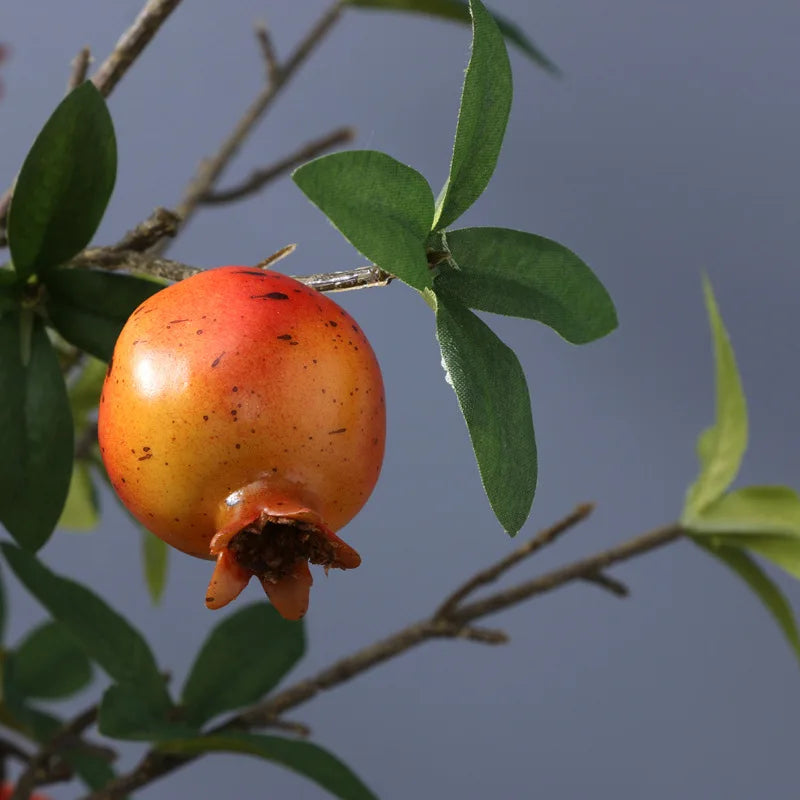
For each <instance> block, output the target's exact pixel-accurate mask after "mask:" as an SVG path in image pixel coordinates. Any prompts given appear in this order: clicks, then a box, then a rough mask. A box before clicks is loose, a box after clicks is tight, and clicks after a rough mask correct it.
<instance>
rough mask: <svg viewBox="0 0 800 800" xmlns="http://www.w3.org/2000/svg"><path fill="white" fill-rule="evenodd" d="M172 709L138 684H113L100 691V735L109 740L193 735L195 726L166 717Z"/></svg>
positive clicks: (169, 737)
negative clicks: (143, 690) (101, 696)
mask: <svg viewBox="0 0 800 800" xmlns="http://www.w3.org/2000/svg"><path fill="white" fill-rule="evenodd" d="M173 712H174V709H173V708H172V707H170V706H165V705H164V704H162V703H159V702H157V701H156V702H154V698H153V697H152V696H150V695H148V694H146V693H142V691H141V689H140V688H139V687H136V686H131V685H130V684H125V685H119V684H116V685H114V686H109V688H108V689H106V691H105V693H104V694H103V700H102V702H101V704H100V715H99V719H98V726H99V728H100V733H102V734H103V736H110V737H111V738H113V739H128V740H135V741H157V740H159V739H175V738H178V737H180V738H183V737H185V736H196V735H197V733H198V731H197V729H196V728H195V727H193V726H191V725H186V724H184V723H182V722H175V721H172V720H170V719H169V715H170V714H171V713H173Z"/></svg>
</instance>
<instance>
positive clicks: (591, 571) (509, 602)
mask: <svg viewBox="0 0 800 800" xmlns="http://www.w3.org/2000/svg"><path fill="white" fill-rule="evenodd" d="M573 513H574V512H573ZM570 516H571V515H570ZM565 519H568V518H565ZM563 523H564V520H562V524H563ZM553 527H557V526H553ZM567 527H569V526H567ZM548 530H552V528H551V529H548ZM540 535H541V534H540ZM682 536H683V529H682V528H681V526H680V525H679V524H678V523H674V524H672V525H666V526H664V527H662V528H656V529H655V530H653V531H650V532H649V533H646V534H644V535H642V536H638V537H636V538H634V539H631V540H629V541H627V542H624V543H622V544H620V545H617V546H615V547H612V548H610V549H609V550H604V551H602V552H600V553H597V554H596V555H594V556H591V557H589V558H584V559H581V560H579V561H576V562H573V563H572V564H569V565H567V566H565V567H561V568H560V569H556V570H553V571H551V572H548V573H546V574H544V575H542V576H540V577H539V578H536V579H534V580H531V581H526V582H524V583H521V584H519V585H517V586H513V587H511V588H510V589H505V590H501V591H498V592H495V593H494V594H491V595H489V596H488V597H485V598H483V599H481V600H477V601H475V602H473V603H470V604H468V605H459V606H458V607H457V608H455V609H453V610H452V611H450V612H449V613H448V615H447V616H441V615H440V613H439V612H435V613H434V614H433V615H432V616H431V617H430V618H428V619H426V620H422V621H420V622H415V623H412V624H411V625H408V626H406V627H405V628H403V629H401V630H399V631H397V632H396V633H394V634H392V635H391V636H388V637H386V638H385V639H382V640H380V641H378V642H375V643H374V644H371V645H369V646H368V647H365V648H363V649H361V650H358V651H356V652H355V653H353V654H351V655H349V656H347V657H345V658H342V659H340V660H339V661H337V662H335V663H334V664H332V665H331V666H329V667H327V668H326V669H324V670H322V671H321V672H319V673H317V674H316V675H314V676H313V677H311V678H308V679H306V680H303V681H299V682H298V683H296V684H294V685H292V686H289V687H287V688H286V689H283V690H282V691H280V692H278V693H277V694H275V695H273V696H272V697H269V698H267V699H266V700H264V701H262V702H261V703H257V704H256V705H254V706H252V707H251V708H249V709H246V710H245V711H242V712H240V713H239V714H236V715H235V716H233V717H231V718H230V719H229V720H227V721H226V722H224V723H222V724H221V725H219V726H217V727H216V728H215V729H214V732H221V731H225V730H237V729H238V730H241V729H243V728H244V729H248V728H261V727H264V726H268V725H272V724H274V722H275V720H277V719H279V718H280V716H281V715H282V714H283V713H285V712H286V711H288V710H289V709H291V708H295V707H297V706H299V705H301V704H303V703H305V702H307V701H308V700H310V699H312V698H313V697H315V696H316V695H318V694H319V693H320V692H323V691H325V690H327V689H331V688H333V687H335V686H338V685H340V684H342V683H345V682H347V681H349V680H351V679H352V678H354V677H356V676H357V675H360V674H361V673H363V672H365V671H367V670H369V669H371V668H373V667H375V666H376V665H378V664H381V663H383V662H385V661H388V660H390V659H392V658H394V657H396V656H398V655H400V654H401V653H404V652H406V651H408V650H410V649H411V648H413V647H416V646H417V645H418V644H421V643H422V642H425V641H428V640H430V639H435V638H441V637H452V638H468V639H473V640H478V641H483V642H487V643H491V644H499V643H501V642H502V641H504V638H505V637H504V634H503V632H502V631H488V630H486V629H482V628H475V627H473V626H472V625H471V623H472V622H473V621H475V620H476V619H479V618H481V617H484V616H487V615H489V614H494V613H496V612H497V611H501V610H503V609H505V608H509V607H511V606H514V605H517V604H519V603H521V602H523V601H524V600H527V599H529V598H531V597H533V596H535V595H537V594H542V593H545V592H549V591H552V590H554V589H557V588H559V587H560V586H564V585H566V584H568V583H571V582H573V581H576V580H584V579H587V578H589V579H591V578H592V577H593V576H595V575H597V574H599V573H600V571H601V570H603V569H605V568H607V567H609V566H611V565H612V564H616V563H619V562H621V561H626V560H628V559H630V558H633V557H634V556H637V555H642V554H644V553H647V552H650V551H652V550H655V549H657V548H659V547H663V546H664V545H666V544H669V543H670V542H674V541H676V540H678V539H680V538H681V537H682ZM537 538H538V537H537ZM503 561H504V562H505V561H506V559H504V560H503ZM500 563H503V562H498V564H496V565H494V566H493V567H490V568H489V570H483V571H482V573H487V572H489V571H490V570H496V569H497V568H498V566H499V564H500ZM501 571H502V570H501ZM482 573H479V574H482ZM467 585H475V586H476V588H477V586H480V585H483V583H482V582H478V583H477V584H476V583H475V579H474V578H470V579H469V580H468V581H466V582H465V584H464V586H467ZM457 591H460V590H457ZM465 596H466V595H465ZM197 757H198V756H194V755H193V756H186V755H176V754H170V753H169V752H164V751H163V750H156V749H153V750H150V751H149V752H148V753H147V754H146V755H145V756H144V757H143V758H142V760H141V761H140V762H139V764H138V765H137V766H136V767H135V768H134V769H133V770H132V771H131V772H129V773H127V774H125V775H121V776H119V777H118V778H116V779H115V780H113V781H111V782H110V783H109V784H108V785H107V786H105V787H104V788H103V789H100V790H99V791H97V792H94V793H93V794H91V795H89V796H87V797H86V798H84V800H115V798H119V797H121V796H123V795H125V794H127V793H129V792H131V791H133V790H135V789H137V788H139V787H141V786H144V785H145V784H148V783H151V782H152V781H154V780H156V779H157V778H160V777H162V776H164V775H166V774H168V773H170V772H172V771H173V770H175V769H177V768H179V767H181V766H183V765H185V764H188V763H190V762H191V761H193V760H194V759H195V758H197Z"/></svg>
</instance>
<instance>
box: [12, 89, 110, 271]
mask: <svg viewBox="0 0 800 800" xmlns="http://www.w3.org/2000/svg"><path fill="white" fill-rule="evenodd" d="M116 172H117V144H116V140H115V137H114V125H113V124H112V122H111V117H110V115H109V113H108V109H107V108H106V104H105V101H104V100H103V98H102V96H101V94H100V92H98V91H97V89H95V87H94V86H93V85H92V83H91V82H89V81H87V82H86V83H83V84H82V85H81V86H79V87H78V88H77V89H74V90H73V91H72V92H70V93H69V94H68V95H67V96H66V98H64V100H62V102H61V103H60V105H59V106H58V108H56V110H55V111H54V112H53V114H52V116H51V117H50V119H49V120H48V121H47V122H46V123H45V126H44V128H42V131H41V133H40V134H39V135H38V136H37V137H36V141H35V142H34V143H33V147H32V148H31V150H30V152H29V153H28V155H27V157H26V159H25V163H24V164H23V165H22V170H21V171H20V173H19V177H18V178H17V182H16V185H15V187H14V197H13V199H12V201H11V209H10V211H9V215H8V242H9V247H10V249H11V258H12V260H13V262H14V268H15V269H16V271H17V273H18V274H19V276H20V277H21V278H23V279H25V278H28V277H29V276H30V275H32V274H34V273H36V272H44V271H45V270H47V269H48V268H50V267H54V266H56V265H57V264H63V263H64V262H65V261H67V260H69V259H70V258H72V256H74V255H75V254H76V253H78V252H80V251H81V250H82V249H83V248H84V247H86V245H87V244H89V242H90V241H91V238H92V236H94V233H95V231H96V230H97V226H98V225H99V224H100V220H101V219H102V218H103V213H104V212H105V209H106V205H107V204H108V200H109V198H110V197H111V192H112V190H113V188H114V180H115V178H116Z"/></svg>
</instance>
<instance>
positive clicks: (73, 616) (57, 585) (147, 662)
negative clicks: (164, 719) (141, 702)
mask: <svg viewBox="0 0 800 800" xmlns="http://www.w3.org/2000/svg"><path fill="white" fill-rule="evenodd" d="M0 549H2V551H3V554H4V555H5V557H6V561H8V564H9V566H10V567H11V569H12V570H13V571H14V573H15V574H16V576H17V578H19V580H20V581H21V582H22V584H23V585H24V586H25V588H26V589H27V590H28V591H29V592H30V593H31V594H32V595H33V596H34V597H36V599H37V600H38V601H39V602H40V603H41V604H42V605H43V606H44V607H45V608H46V609H47V610H48V611H49V612H50V614H51V615H52V616H53V617H54V618H55V619H56V620H58V621H59V622H61V623H63V625H64V626H65V627H66V628H67V630H69V632H70V633H71V634H72V635H73V636H74V637H75V639H77V641H78V642H79V643H80V644H81V646H82V647H83V649H84V651H85V652H86V654H87V655H88V656H89V657H90V658H91V659H93V660H94V661H96V662H97V663H98V664H99V665H100V666H101V667H102V668H103V669H104V670H105V672H106V673H107V674H108V675H109V677H111V678H112V679H113V680H115V681H117V682H118V683H123V684H125V683H127V684H131V685H132V686H136V687H138V688H139V689H140V690H141V692H142V694H143V696H147V697H149V698H152V699H153V703H154V704H155V703H156V702H158V703H161V704H163V705H164V706H168V705H169V704H170V701H169V696H168V694H167V691H166V688H165V686H164V680H163V678H162V676H161V675H160V673H159V671H158V667H157V666H156V661H155V658H154V657H153V653H152V652H151V650H150V647H149V646H148V644H147V642H146V641H145V640H144V638H143V637H142V635H141V634H140V633H139V631H137V630H136V629H135V628H134V627H132V626H131V624H130V623H129V622H128V621H127V620H126V619H124V618H123V617H122V616H120V615H119V614H118V613H117V612H116V611H114V610H113V609H112V608H110V607H109V606H108V605H107V604H106V603H105V601H104V600H102V599H101V598H100V597H98V595H96V594H95V593H94V592H92V591H91V590H90V589H87V588H86V587H85V586H82V585H81V584H79V583H76V582H75V581H72V580H70V579H69V578H64V577H62V576H60V575H58V574H56V573H55V572H53V571H52V570H50V569H48V568H47V567H46V566H45V565H44V564H42V563H41V562H40V561H39V560H38V559H37V558H36V557H35V556H33V555H31V554H30V553H26V552H25V551H24V550H20V549H19V548H17V547H14V546H13V545H11V544H2V545H0Z"/></svg>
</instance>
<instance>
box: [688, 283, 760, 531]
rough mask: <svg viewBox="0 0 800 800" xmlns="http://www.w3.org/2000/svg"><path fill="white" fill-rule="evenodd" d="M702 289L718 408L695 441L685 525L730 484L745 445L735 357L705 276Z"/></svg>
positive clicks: (744, 418) (742, 402)
mask: <svg viewBox="0 0 800 800" xmlns="http://www.w3.org/2000/svg"><path fill="white" fill-rule="evenodd" d="M703 290H704V292H705V298H706V306H707V308H708V317H709V320H710V323H711V333H712V336H713V339H714V360H715V362H716V387H717V412H716V420H715V421H714V425H713V426H712V427H711V428H709V429H708V430H705V431H703V433H702V434H701V435H700V439H699V440H698V443H697V451H698V456H699V458H700V474H699V475H698V476H697V480H696V481H695V482H694V483H693V484H692V485H691V486H690V487H689V491H688V493H687V496H686V504H685V506H684V511H683V522H684V523H685V524H686V525H687V526H688V527H691V526H692V524H693V519H694V517H696V516H697V515H699V514H700V512H701V511H703V509H704V508H706V506H708V505H710V504H711V503H713V502H714V501H715V500H716V499H717V498H719V497H720V495H721V494H722V493H723V492H724V491H725V490H726V489H727V488H728V487H729V486H730V485H731V482H732V481H733V479H734V478H735V477H736V475H737V474H738V472H739V465H740V464H741V463H742V456H743V455H744V451H745V450H746V449H747V403H746V401H745V397H744V392H743V391H742V382H741V379H740V378H739V370H738V369H737V368H736V358H735V356H734V354H733V348H732V347H731V343H730V339H729V338H728V333H727V331H726V330H725V325H724V324H723V322H722V318H721V317H720V315H719V310H718V308H717V303H716V301H715V299H714V293H713V291H712V289H711V284H710V283H709V282H708V280H707V279H704V281H703Z"/></svg>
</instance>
